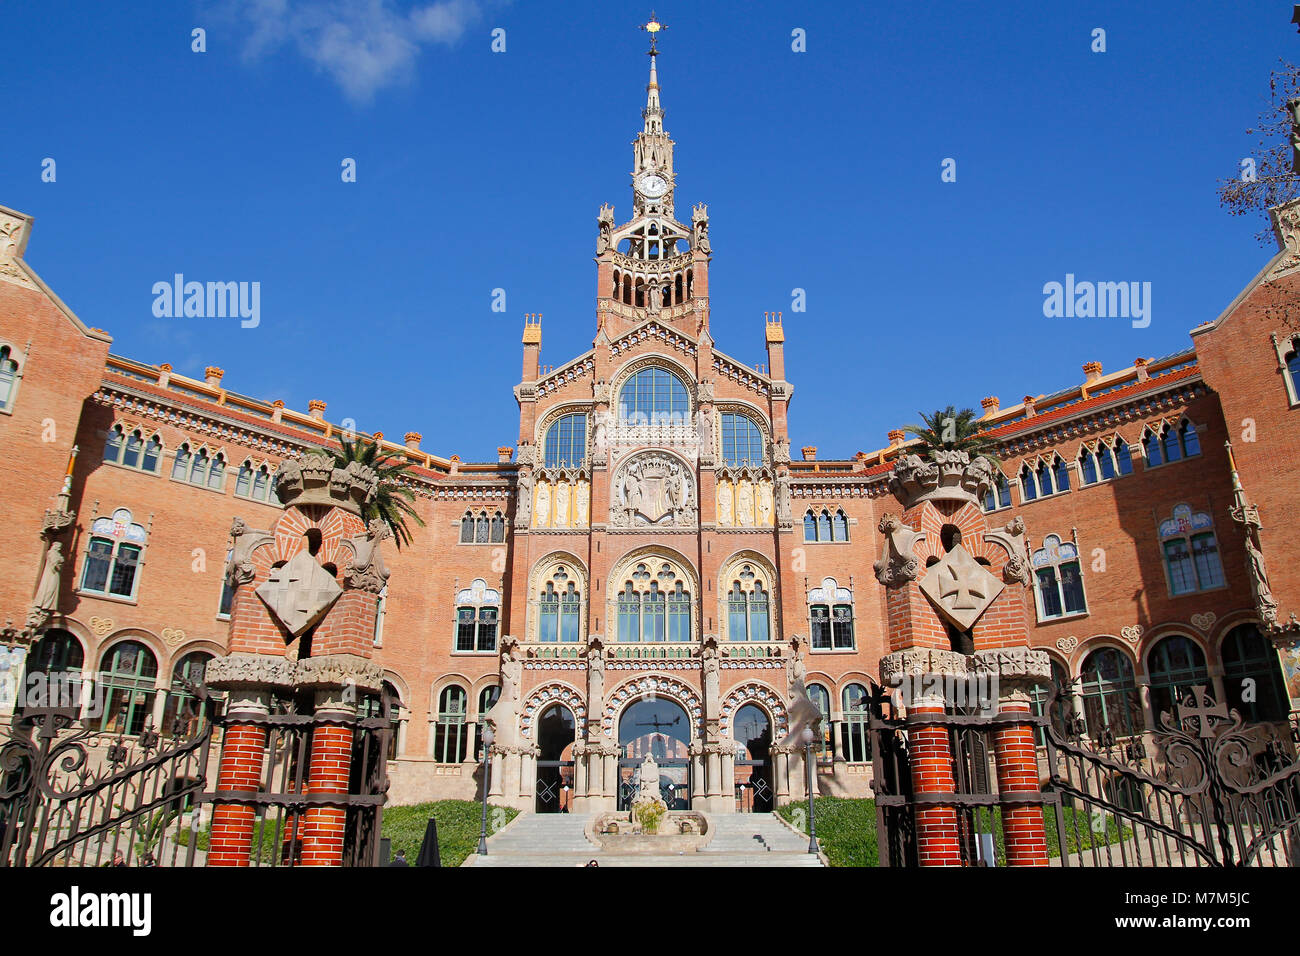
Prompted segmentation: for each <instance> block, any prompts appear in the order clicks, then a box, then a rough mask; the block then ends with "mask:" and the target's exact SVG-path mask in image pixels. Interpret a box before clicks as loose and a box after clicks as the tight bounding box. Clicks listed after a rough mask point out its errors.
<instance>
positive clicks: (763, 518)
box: [758, 478, 772, 528]
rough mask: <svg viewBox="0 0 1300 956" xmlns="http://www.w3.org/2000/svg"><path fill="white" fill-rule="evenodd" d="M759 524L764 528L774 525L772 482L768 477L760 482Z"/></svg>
mask: <svg viewBox="0 0 1300 956" xmlns="http://www.w3.org/2000/svg"><path fill="white" fill-rule="evenodd" d="M758 524H759V526H760V527H764V528H770V527H771V526H772V482H771V481H769V480H768V479H767V478H764V479H762V480H761V481H759V483H758Z"/></svg>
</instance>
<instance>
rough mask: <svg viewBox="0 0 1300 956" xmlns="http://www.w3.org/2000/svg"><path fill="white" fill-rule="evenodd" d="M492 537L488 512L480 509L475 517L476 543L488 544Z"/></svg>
mask: <svg viewBox="0 0 1300 956" xmlns="http://www.w3.org/2000/svg"><path fill="white" fill-rule="evenodd" d="M490 537H491V534H490V532H489V530H488V516H487V512H486V511H480V512H479V513H478V515H477V516H475V518H474V543H475V544H488V543H490V542H489V539H490Z"/></svg>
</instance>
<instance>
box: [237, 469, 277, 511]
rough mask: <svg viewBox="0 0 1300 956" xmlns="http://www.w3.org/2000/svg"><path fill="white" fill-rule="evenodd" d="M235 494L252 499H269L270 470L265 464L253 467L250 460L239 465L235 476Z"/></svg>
mask: <svg viewBox="0 0 1300 956" xmlns="http://www.w3.org/2000/svg"><path fill="white" fill-rule="evenodd" d="M235 494H236V495H238V496H239V497H241V498H251V499H252V500H253V501H267V502H269V501H270V500H271V470H270V468H268V467H267V466H266V465H259V466H258V467H257V468H254V467H253V463H252V461H245V462H244V463H243V464H242V465H240V466H239V473H238V474H237V475H236V476H235Z"/></svg>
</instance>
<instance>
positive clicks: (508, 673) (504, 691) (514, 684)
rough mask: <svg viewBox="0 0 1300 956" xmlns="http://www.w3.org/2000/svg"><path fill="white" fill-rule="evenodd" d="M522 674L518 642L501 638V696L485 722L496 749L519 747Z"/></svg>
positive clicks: (522, 666) (522, 668) (510, 638)
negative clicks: (494, 737)
mask: <svg viewBox="0 0 1300 956" xmlns="http://www.w3.org/2000/svg"><path fill="white" fill-rule="evenodd" d="M523 673H524V665H523V662H522V661H521V660H519V642H518V641H516V640H515V639H514V638H512V637H504V638H502V641H501V694H500V696H499V697H497V702H496V703H495V704H493V705H492V709H491V710H489V711H488V712H487V721H488V723H490V724H491V725H492V731H493V733H494V734H495V735H496V742H495V745H496V746H498V747H502V748H508V747H517V746H519V719H518V715H519V682H520V679H521V678H522V677H523Z"/></svg>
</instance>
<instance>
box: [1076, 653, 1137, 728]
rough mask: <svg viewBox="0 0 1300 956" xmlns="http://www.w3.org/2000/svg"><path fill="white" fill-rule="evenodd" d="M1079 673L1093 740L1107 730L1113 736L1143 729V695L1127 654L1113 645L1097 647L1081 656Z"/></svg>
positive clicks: (1085, 717) (1085, 712)
mask: <svg viewBox="0 0 1300 956" xmlns="http://www.w3.org/2000/svg"><path fill="white" fill-rule="evenodd" d="M1079 674H1080V677H1081V678H1082V681H1081V683H1082V687H1081V689H1080V696H1081V697H1082V699H1083V714H1084V719H1085V721H1086V722H1087V725H1088V734H1089V735H1090V736H1091V737H1092V739H1093V740H1097V739H1098V738H1100V737H1101V736H1102V734H1103V733H1106V732H1107V731H1109V733H1111V734H1113V735H1114V736H1116V737H1132V736H1134V735H1136V734H1140V733H1141V732H1142V730H1143V728H1144V725H1145V722H1144V721H1143V719H1142V698H1141V697H1140V696H1139V695H1138V687H1137V680H1136V679H1135V678H1134V676H1133V661H1132V659H1131V658H1130V657H1129V656H1128V655H1127V654H1125V653H1124V652H1123V651H1120V650H1118V649H1117V648H1114V647H1099V648H1097V650H1095V651H1093V652H1092V653H1091V654H1089V655H1088V656H1087V657H1085V658H1084V659H1083V666H1082V667H1081V668H1080V669H1079Z"/></svg>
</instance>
